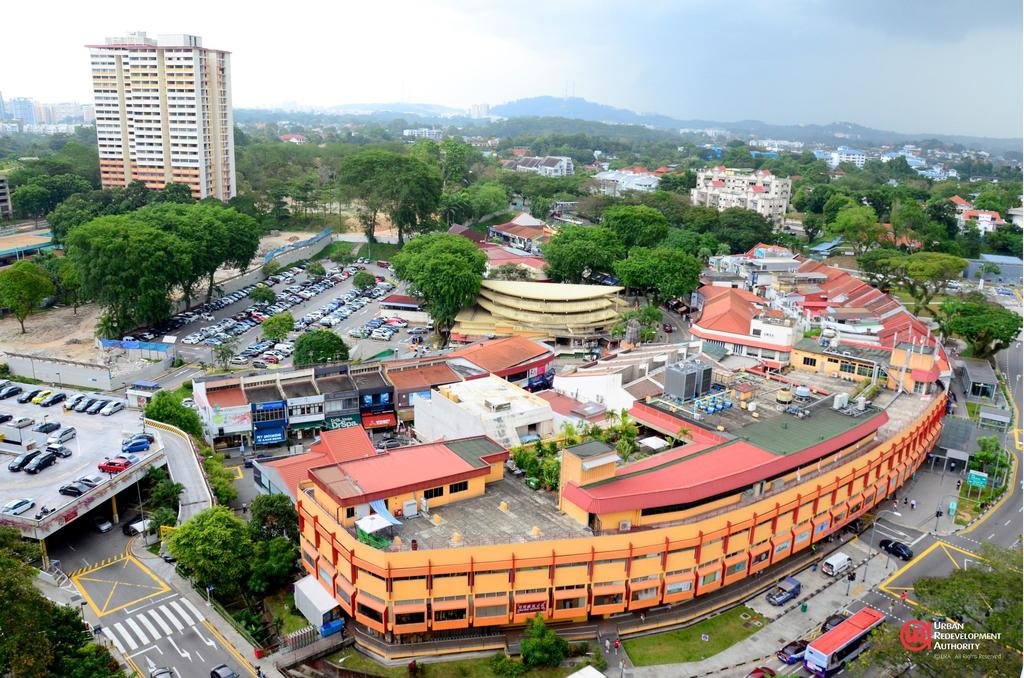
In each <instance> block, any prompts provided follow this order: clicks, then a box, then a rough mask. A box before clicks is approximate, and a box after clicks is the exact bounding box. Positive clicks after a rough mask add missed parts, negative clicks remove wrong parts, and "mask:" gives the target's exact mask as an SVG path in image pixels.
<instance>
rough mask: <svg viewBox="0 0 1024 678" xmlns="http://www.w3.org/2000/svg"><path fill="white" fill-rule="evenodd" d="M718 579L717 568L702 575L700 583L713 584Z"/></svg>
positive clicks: (703, 584) (704, 584) (702, 584)
mask: <svg viewBox="0 0 1024 678" xmlns="http://www.w3.org/2000/svg"><path fill="white" fill-rule="evenodd" d="M716 581H718V570H715V571H714V572H708V573H707V574H706V575H704V576H703V577H701V578H700V585H701V586H707V585H708V584H713V583H715V582H716Z"/></svg>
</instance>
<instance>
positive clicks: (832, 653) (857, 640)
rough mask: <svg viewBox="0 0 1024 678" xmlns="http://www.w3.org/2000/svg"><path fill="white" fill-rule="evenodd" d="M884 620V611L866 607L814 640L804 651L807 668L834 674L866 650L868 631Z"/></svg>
mask: <svg viewBox="0 0 1024 678" xmlns="http://www.w3.org/2000/svg"><path fill="white" fill-rule="evenodd" d="M883 621H885V615H884V614H882V613H881V612H879V611H877V610H873V609H871V608H870V607H865V608H864V609H863V610H861V611H860V612H858V613H856V614H854V615H853V616H851V617H849V618H848V619H847V620H846V621H844V622H843V623H842V624H840V625H839V626H837V627H835V628H834V629H832V630H831V631H828V632H826V633H823V634H821V635H820V636H818V637H817V638H815V639H814V640H813V641H811V643H810V645H808V646H807V650H806V651H805V652H804V668H805V669H807V670H808V671H810V672H811V673H813V674H814V675H816V676H834V675H835V674H837V673H839V672H840V671H842V670H843V669H844V668H845V667H846V664H847V662H849V661H851V660H853V659H854V658H855V657H856V656H857V655H859V654H860V653H861V652H863V651H864V648H865V641H866V640H867V637H868V634H870V633H871V630H872V629H873V628H875V627H876V626H878V625H879V624H881V623H882V622H883Z"/></svg>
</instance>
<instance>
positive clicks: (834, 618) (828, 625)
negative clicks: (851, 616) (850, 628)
mask: <svg viewBox="0 0 1024 678" xmlns="http://www.w3.org/2000/svg"><path fill="white" fill-rule="evenodd" d="M844 621H846V615H845V614H842V613H841V612H837V613H835V614H833V615H829V618H828V619H826V620H825V623H824V624H822V625H821V632H822V633H825V632H826V631H831V630H832V629H834V628H835V627H837V626H839V625H840V624H842V623H843V622H844Z"/></svg>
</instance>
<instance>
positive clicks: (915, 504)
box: [910, 499, 917, 511]
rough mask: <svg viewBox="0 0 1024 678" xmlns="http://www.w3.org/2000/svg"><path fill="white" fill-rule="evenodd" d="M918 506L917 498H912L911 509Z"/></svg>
mask: <svg viewBox="0 0 1024 678" xmlns="http://www.w3.org/2000/svg"><path fill="white" fill-rule="evenodd" d="M916 508H917V500H916V499H911V500H910V510H911V511H913V510H914V509H916Z"/></svg>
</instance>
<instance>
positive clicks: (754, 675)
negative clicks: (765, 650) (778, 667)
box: [747, 666, 775, 678]
mask: <svg viewBox="0 0 1024 678" xmlns="http://www.w3.org/2000/svg"><path fill="white" fill-rule="evenodd" d="M774 675H775V671H774V670H772V669H770V668H768V667H767V666H758V667H757V668H756V669H754V670H753V671H751V672H750V673H748V674H747V678H772V677H773V676H774Z"/></svg>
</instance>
